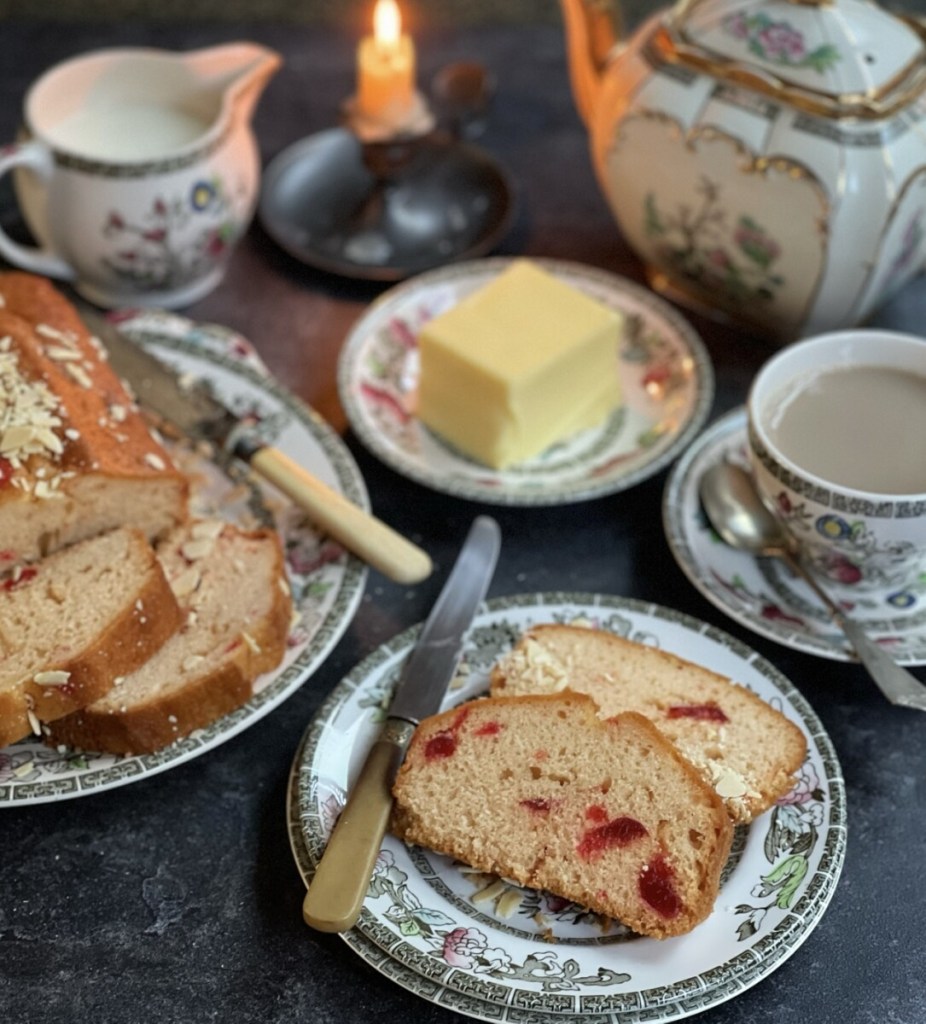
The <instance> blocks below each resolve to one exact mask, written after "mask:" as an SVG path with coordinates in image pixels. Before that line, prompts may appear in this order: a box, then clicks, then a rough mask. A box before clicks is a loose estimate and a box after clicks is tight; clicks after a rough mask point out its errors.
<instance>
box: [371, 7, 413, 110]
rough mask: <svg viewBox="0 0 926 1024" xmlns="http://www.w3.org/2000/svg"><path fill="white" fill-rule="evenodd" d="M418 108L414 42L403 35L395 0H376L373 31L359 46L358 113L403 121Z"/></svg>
mask: <svg viewBox="0 0 926 1024" xmlns="http://www.w3.org/2000/svg"><path fill="white" fill-rule="evenodd" d="M414 108H415V46H414V44H413V43H412V40H411V38H410V37H409V36H407V35H402V19H401V15H400V13H399V6H398V4H397V3H396V0H376V7H375V8H374V10H373V35H372V36H364V37H363V39H361V40H360V46H359V47H358V50H357V107H356V110H357V113H358V114H359V115H360V116H361V117H364V118H368V119H370V120H371V121H379V122H382V123H387V124H393V125H400V124H401V123H402V121H403V120H404V119H405V118H406V117H407V116H409V114H410V113H411V112H412V111H413V110H414Z"/></svg>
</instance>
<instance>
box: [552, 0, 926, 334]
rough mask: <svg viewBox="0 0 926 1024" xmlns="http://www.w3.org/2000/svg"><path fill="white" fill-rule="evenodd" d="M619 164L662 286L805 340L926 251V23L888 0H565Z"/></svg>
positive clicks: (597, 130) (629, 229)
mask: <svg viewBox="0 0 926 1024" xmlns="http://www.w3.org/2000/svg"><path fill="white" fill-rule="evenodd" d="M561 6H562V10H563V17H564V22H565V25H566V30H567V38H568V51H569V64H570V76H571V83H572V91H573V95H574V99H575V103H576V106H577V108H578V111H579V113H580V115H581V117H582V118H583V120H584V121H585V124H586V126H587V128H588V131H589V136H590V143H591V152H592V159H593V163H594V167H595V172H596V175H597V178H598V181H599V184H600V186H601V188H602V190H603V193H604V195H605V197H606V198H607V201H608V203H609V205H610V208H611V211H612V213H613V215H614V217H615V219H616V221H617V224H618V226H619V229H620V231H621V233H622V235H623V236H624V238H625V239H626V241H627V243H628V244H629V246H630V247H631V248H632V249H633V250H634V252H635V253H636V254H637V256H638V257H639V258H640V260H641V262H642V263H643V265H644V267H645V272H646V275H647V279H648V281H649V283H650V285H651V286H652V287H653V288H654V290H656V291H659V292H662V293H664V294H666V295H667V296H668V297H669V298H671V299H673V300H675V301H676V302H678V303H680V304H682V305H684V306H686V307H688V308H692V309H696V310H698V311H701V312H706V313H708V314H711V315H714V316H715V317H717V318H719V319H726V320H728V321H731V322H733V323H735V324H738V325H741V326H743V327H745V328H747V329H749V330H751V331H753V332H754V333H756V334H758V335H760V336H761V335H764V336H766V337H768V338H770V339H772V340H773V341H776V342H778V343H781V344H785V343H787V342H789V341H792V340H795V339H796V338H799V337H802V336H805V335H810V334H816V333H818V332H821V331H828V330H835V329H839V328H843V327H849V326H853V325H855V324H857V323H859V322H861V321H864V320H865V319H866V318H867V317H868V316H870V315H871V314H872V313H873V312H874V310H875V309H876V308H877V307H878V306H879V305H881V304H882V303H883V302H884V301H885V300H887V299H888V298H889V297H890V296H891V295H892V294H894V293H895V292H896V291H898V290H899V289H900V288H901V287H903V285H904V284H905V283H906V282H907V281H909V280H910V278H911V277H912V276H913V275H915V274H916V273H917V272H918V271H919V270H920V269H921V268H922V265H923V261H924V258H926V132H924V131H923V127H922V124H923V119H924V117H926V28H924V26H923V25H922V24H920V23H919V22H917V21H916V20H914V19H913V18H908V17H902V16H897V15H894V14H890V13H888V12H887V11H885V10H883V9H882V8H880V7H879V6H877V4H875V3H873V2H870V0H680V2H678V3H677V4H676V5H675V6H674V7H672V8H667V9H664V10H660V11H659V12H657V13H655V14H653V15H652V16H651V17H649V18H648V19H647V20H646V21H644V22H643V23H642V24H641V25H640V26H639V27H638V28H637V30H636V31H635V32H634V33H633V35H632V37H631V38H629V39H625V38H624V37H623V32H622V29H621V26H620V21H619V11H618V10H617V9H616V8H615V7H613V6H611V4H610V3H609V0H561Z"/></svg>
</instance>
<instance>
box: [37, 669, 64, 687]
mask: <svg viewBox="0 0 926 1024" xmlns="http://www.w3.org/2000/svg"><path fill="white" fill-rule="evenodd" d="M70 678H71V673H70V672H65V671H64V669H59V668H55V669H49V670H48V671H46V672H36V674H35V675H34V676H33V677H32V682H33V683H38V685H39V686H64V685H65V684H66V683H67V681H68V680H69V679H70Z"/></svg>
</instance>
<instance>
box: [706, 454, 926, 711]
mask: <svg viewBox="0 0 926 1024" xmlns="http://www.w3.org/2000/svg"><path fill="white" fill-rule="evenodd" d="M699 494H700V497H701V504H702V505H703V506H704V511H705V512H706V513H707V518H708V519H709V520H710V522H711V525H712V526H713V527H714V529H715V530H716V531H717V533H719V534H720V536H721V537H722V538H723V539H724V540H725V541H726V542H727V544H729V545H730V546H731V547H734V548H739V549H740V550H742V551H749V552H750V553H752V554H753V555H757V556H759V557H760V558H780V559H781V560H782V561H783V562H784V563H785V564H786V565H787V566H788V568H789V569H790V570H791V571H792V572H793V573H794V574H795V575H797V576H800V577H801V578H802V579H803V580H805V581H806V582H807V584H808V586H809V587H810V588H811V589H812V590H813V592H814V593H815V594H816V595H817V596H818V597H819V598H820V600H821V601H823V603H824V604H825V605H826V607H827V609H828V610H829V612H830V614H831V616H832V617H833V619H834V621H835V622H836V623H837V625H838V626H839V627H840V628H841V629H842V631H843V632H844V633H845V635H846V636H847V637H848V639H849V642H850V643H851V644H852V646H853V648H854V649H855V653H856V654H857V655H858V658H859V661H861V663H862V664H863V665H864V666H865V668H866V669H868V672H869V674H870V675H871V678H872V679H874V681H875V682H876V683H877V684H878V686H879V687H880V689H881V692H882V693H883V694H884V696H885V697H887V699H888V700H889V701H891V703H892V704H901V705H903V706H904V707H908V708H917V709H919V710H920V711H926V686H924V685H923V684H922V683H921V682H920V681H919V680H918V679H916V677H915V676H913V675H912V674H911V673H910V672H908V671H907V670H906V669H905V668H902V667H901V666H900V665H898V664H897V663H896V662H895V661H894V660H893V659H892V658H891V657H890V656H889V655H888V654H887V653H886V652H885V651H883V650H882V649H881V648H880V647H879V646H878V645H877V644H876V643H874V641H872V640H871V638H870V637H869V636H868V635H867V634H866V633H865V631H864V629H862V627H861V626H860V625H859V624H858V623H857V622H855V621H854V620H853V619H851V618H849V616H848V615H846V613H845V612H844V611H843V610H842V608H840V607H839V605H838V604H837V603H836V602H835V601H834V600H833V598H831V597H830V596H829V594H827V593H826V591H825V590H824V589H823V588H822V587H821V586H820V584H819V583H818V582H817V581H816V579H815V578H814V577H813V576H812V575H811V573H810V572H809V570H808V569H806V568H805V566H804V564H803V563H802V562H801V559H800V552H799V550H798V546H797V542H796V541H794V540H793V538H792V537H791V536H790V535H789V534H788V533H787V532H786V531H785V529H784V527H783V526H782V525H781V524H780V523H779V522H778V520H777V519H776V518H775V517H774V515H772V513H771V512H770V511H769V510H768V508H766V506H765V505H764V504H763V502H762V499H761V498H760V497H759V494H758V492H757V491H756V489H755V485H754V483H753V480H752V477H751V476H750V475H749V473H747V472H746V470H744V469H742V468H741V467H740V466H737V465H734V464H733V463H730V462H720V463H718V464H717V465H715V466H712V467H711V468H710V469H709V470H707V472H706V473H705V474H704V475H703V476H702V477H701V481H700V486H699Z"/></svg>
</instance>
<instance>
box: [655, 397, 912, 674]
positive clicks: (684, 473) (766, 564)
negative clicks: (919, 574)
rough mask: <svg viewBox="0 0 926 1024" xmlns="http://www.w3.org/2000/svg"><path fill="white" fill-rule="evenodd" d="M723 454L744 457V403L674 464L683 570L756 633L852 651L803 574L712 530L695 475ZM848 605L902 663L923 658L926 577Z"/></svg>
mask: <svg viewBox="0 0 926 1024" xmlns="http://www.w3.org/2000/svg"><path fill="white" fill-rule="evenodd" d="M724 459H727V460H729V461H733V462H739V463H741V464H742V465H747V464H748V454H747V443H746V410H745V409H744V408H739V409H735V410H733V411H732V412H729V413H727V414H726V415H725V416H724V417H722V418H721V419H719V420H718V421H717V422H716V423H713V424H712V425H711V426H710V427H709V428H708V429H707V430H705V431H704V432H703V433H702V434H701V436H700V437H699V438H698V439H697V440H696V441H695V442H694V443H693V444H692V445H691V446H690V447H689V448H688V450H687V451H686V452H685V454H684V455H683V456H682V458H680V459H679V461H678V462H677V463H676V465H675V466H674V467H673V469H672V472H671V473H670V475H669V478H668V480H667V481H666V487H665V491H664V494H663V508H662V514H663V526H664V529H665V533H666V539H667V540H668V543H669V547H670V549H671V551H672V554H673V555H674V556H675V559H676V561H677V562H678V564H679V566H680V567H681V569H682V571H683V572H684V573H685V575H686V576H687V577H688V578H689V579H690V580H691V582H692V583H693V584H694V585H695V587H697V589H698V590H699V591H701V593H702V594H703V595H704V596H705V597H706V598H707V599H708V600H709V601H711V602H712V603H713V604H715V605H716V606H717V607H718V608H720V610H721V611H723V612H726V614H727V615H729V616H731V617H732V618H733V619H735V620H736V621H737V622H739V623H740V624H741V625H743V626H746V627H747V628H748V629H751V630H753V631H754V632H756V633H758V634H760V635H762V636H765V637H768V638H769V639H770V640H776V641H777V642H778V643H781V644H784V645H785V646H786V647H791V648H793V649H794V650H797V651H804V652H806V653H808V654H817V655H821V656H822V657H824V658H831V659H833V660H836V661H852V660H855V659H854V655H853V653H852V651H851V648H850V647H849V644H848V641H847V640H846V638H845V637H844V635H843V634H842V632H841V630H839V629H838V627H837V626H836V625H835V624H834V623H833V621H832V619H831V618H830V617H829V614H828V613H827V611H826V610H825V608H824V607H823V605H822V604H820V602H819V600H818V599H817V598H816V597H815V596H814V595H813V593H812V591H811V590H810V588H809V587H808V586H807V584H806V583H804V582H803V580H799V579H797V578H796V577H794V576H792V575H791V574H790V572H789V571H788V569H787V568H786V567H785V566H784V565H783V564H781V563H780V562H779V561H778V560H776V559H757V558H754V557H753V556H751V555H748V554H746V553H745V552H741V551H736V550H735V549H733V548H731V547H728V546H727V545H726V544H725V543H724V542H723V541H722V540H721V539H720V538H719V537H718V536H717V534H716V533H715V532H714V531H713V530H712V529H711V527H710V525H709V524H708V522H707V520H706V518H705V516H704V513H703V512H702V510H701V506H700V502H699V499H698V480H699V479H700V478H701V475H702V474H703V473H704V471H705V470H706V469H707V468H708V467H709V466H711V465H713V464H714V463H716V462H720V461H721V460H724ZM843 607H844V609H845V611H846V612H848V613H849V614H851V615H852V617H853V618H854V619H856V620H857V621H858V622H860V623H862V624H863V625H864V626H865V628H866V630H867V632H868V633H869V635H870V636H871V637H872V638H873V639H875V640H877V641H878V643H879V644H880V645H881V646H883V647H884V648H885V650H887V651H888V652H889V653H890V655H891V657H892V658H894V660H895V661H897V662H899V663H901V664H904V665H923V664H926V581H923V582H921V583H920V584H919V585H918V586H913V587H910V588H908V589H906V590H903V591H900V592H898V591H881V592H878V591H874V592H871V591H867V592H865V593H860V594H859V595H858V596H857V597H855V598H854V600H853V601H852V602H848V601H843Z"/></svg>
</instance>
